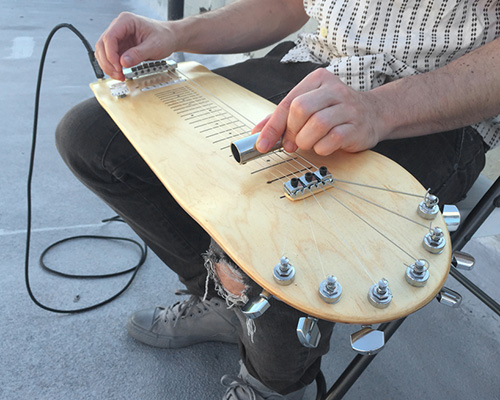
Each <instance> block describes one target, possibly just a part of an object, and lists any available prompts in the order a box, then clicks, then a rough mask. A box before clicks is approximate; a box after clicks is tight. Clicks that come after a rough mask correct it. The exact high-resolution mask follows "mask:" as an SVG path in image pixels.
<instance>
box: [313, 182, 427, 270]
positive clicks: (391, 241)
mask: <svg viewBox="0 0 500 400" xmlns="http://www.w3.org/2000/svg"><path fill="white" fill-rule="evenodd" d="M322 190H323V192H324V193H326V194H327V195H328V196H329V197H330V198H332V199H333V200H335V201H336V202H338V203H339V204H340V205H341V206H342V207H344V208H345V209H346V210H348V211H349V212H351V213H352V214H353V215H354V216H356V217H357V218H359V219H360V220H361V221H363V222H364V223H365V224H367V225H368V226H369V227H370V228H372V229H373V230H375V231H376V232H377V233H378V234H379V235H380V236H382V237H384V238H385V239H386V240H387V241H389V242H390V243H392V244H393V245H394V246H395V247H396V248H398V249H399V250H401V251H402V252H403V253H405V254H406V255H407V256H409V257H410V258H411V259H412V260H416V259H417V258H416V257H413V256H412V255H411V254H410V253H409V252H408V251H406V250H405V249H403V248H402V247H401V246H399V245H398V244H397V243H396V242H394V241H393V240H391V239H390V238H389V237H388V236H387V235H385V234H384V233H382V232H381V231H380V230H379V229H377V228H376V227H375V226H373V224H371V223H369V222H368V221H367V220H366V219H364V218H363V217H362V216H361V215H359V214H357V213H356V212H355V211H354V210H352V209H351V208H350V207H348V206H347V205H346V204H344V203H343V202H342V201H340V200H339V199H338V198H336V197H334V196H332V195H331V194H330V193H329V192H328V191H327V190H325V189H324V188H322Z"/></svg>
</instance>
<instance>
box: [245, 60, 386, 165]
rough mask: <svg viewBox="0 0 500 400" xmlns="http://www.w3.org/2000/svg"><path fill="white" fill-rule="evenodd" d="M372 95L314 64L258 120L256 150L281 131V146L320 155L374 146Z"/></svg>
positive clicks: (264, 148)
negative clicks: (311, 68)
mask: <svg viewBox="0 0 500 400" xmlns="http://www.w3.org/2000/svg"><path fill="white" fill-rule="evenodd" d="M378 108H379V107H378V104H377V102H376V98H375V97H374V96H372V95H371V94H370V93H369V92H358V91H355V90H353V89H351V88H350V87H348V86H347V85H345V84H344V83H343V82H342V81H341V80H340V79H339V78H338V77H337V76H335V75H334V74H332V73H331V72H329V71H327V70H326V69H323V68H321V69H318V70H316V71H314V72H312V73H311V74H309V75H308V76H307V77H306V78H304V80H302V82H300V83H299V84H298V85H297V86H295V87H294V88H293V89H292V90H291V91H290V93H288V95H287V96H286V97H285V98H284V99H283V100H282V101H281V103H280V104H279V105H278V107H277V108H276V110H275V111H274V113H273V114H271V115H270V116H268V117H267V118H266V119H264V120H263V121H261V122H260V123H258V124H257V125H256V126H255V128H254V129H253V130H252V133H256V132H260V136H259V139H258V141H257V144H256V147H257V150H258V151H260V152H262V153H266V152H267V151H269V150H270V148H271V147H272V146H273V145H274V144H275V143H276V142H277V141H278V140H279V139H280V137H282V140H283V148H284V149H285V150H286V151H287V152H294V151H296V150H297V149H301V150H311V149H313V150H314V151H315V152H316V153H317V154H318V155H321V156H326V155H329V154H332V153H333V152H335V151H336V150H339V149H342V150H345V151H348V152H357V151H361V150H366V149H370V148H372V147H373V146H375V145H376V144H377V143H378V142H379V140H380V138H379V132H380V131H381V129H377V127H379V126H381V124H382V122H383V121H382V120H381V119H380V115H379V112H378Z"/></svg>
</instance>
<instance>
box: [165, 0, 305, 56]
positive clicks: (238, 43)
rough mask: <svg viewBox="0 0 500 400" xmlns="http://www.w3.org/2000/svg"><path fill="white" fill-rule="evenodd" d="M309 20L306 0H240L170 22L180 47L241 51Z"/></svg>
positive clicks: (277, 37)
mask: <svg viewBox="0 0 500 400" xmlns="http://www.w3.org/2000/svg"><path fill="white" fill-rule="evenodd" d="M307 20H308V17H307V15H306V13H305V11H304V8H303V4H302V0H240V1H237V2H234V3H231V4H229V5H227V6H225V7H223V8H220V9H217V10H214V11H210V12H207V13H203V14H200V15H196V16H192V17H188V18H186V19H184V20H180V21H174V22H170V23H169V28H170V29H171V30H172V32H173V33H174V35H173V36H174V37H175V40H176V44H175V47H176V51H184V52H190V53H204V54H214V53H239V52H245V51H251V50H256V49H259V48H262V47H265V46H267V45H270V44H272V43H275V42H277V41H279V40H281V39H283V38H284V37H286V36H288V35H289V34H291V33H293V32H295V31H297V30H298V29H299V28H300V27H301V26H302V25H304V24H305V23H306V22H307Z"/></svg>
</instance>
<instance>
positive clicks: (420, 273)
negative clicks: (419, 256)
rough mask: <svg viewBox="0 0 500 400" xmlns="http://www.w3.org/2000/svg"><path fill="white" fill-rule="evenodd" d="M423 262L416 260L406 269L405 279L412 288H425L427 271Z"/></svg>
mask: <svg viewBox="0 0 500 400" xmlns="http://www.w3.org/2000/svg"><path fill="white" fill-rule="evenodd" d="M426 264H427V263H426V261H425V260H417V261H415V263H414V264H412V265H410V266H409V267H408V268H406V274H405V279H406V282H408V283H409V284H410V285H412V286H416V287H422V286H425V284H426V283H427V280H428V279H429V270H428V268H426Z"/></svg>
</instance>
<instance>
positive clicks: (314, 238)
mask: <svg viewBox="0 0 500 400" xmlns="http://www.w3.org/2000/svg"><path fill="white" fill-rule="evenodd" d="M313 196H314V194H313ZM302 200H303V203H302V204H303V205H304V210H305V213H306V215H307V217H308V218H307V220H308V221H309V229H310V231H311V236H312V237H313V240H314V245H315V247H316V251H317V253H318V260H319V264H320V266H321V271H323V276H324V277H325V279H326V277H327V273H326V270H325V266H324V264H323V256H322V254H321V252H320V251H319V246H318V241H317V240H316V234H315V232H314V229H313V225H312V218H311V215H310V214H309V211H308V207H307V206H306V198H305V197H304V198H303V199H302Z"/></svg>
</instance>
